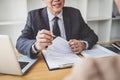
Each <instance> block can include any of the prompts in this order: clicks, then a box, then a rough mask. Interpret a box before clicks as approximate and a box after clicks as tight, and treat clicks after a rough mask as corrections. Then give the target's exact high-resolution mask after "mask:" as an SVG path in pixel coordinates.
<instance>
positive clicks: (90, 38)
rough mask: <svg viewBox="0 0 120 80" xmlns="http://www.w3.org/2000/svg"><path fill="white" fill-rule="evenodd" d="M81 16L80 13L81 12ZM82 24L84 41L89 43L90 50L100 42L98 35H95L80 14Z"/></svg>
mask: <svg viewBox="0 0 120 80" xmlns="http://www.w3.org/2000/svg"><path fill="white" fill-rule="evenodd" d="M79 14H80V12H79ZM80 19H81V20H80V24H81V35H83V36H82V40H84V41H87V42H88V49H91V48H92V47H93V46H94V45H95V44H96V42H97V41H98V37H97V35H96V34H95V33H94V31H93V30H92V29H91V28H90V27H89V26H88V25H87V24H86V23H85V22H84V20H83V18H82V16H81V14H80Z"/></svg>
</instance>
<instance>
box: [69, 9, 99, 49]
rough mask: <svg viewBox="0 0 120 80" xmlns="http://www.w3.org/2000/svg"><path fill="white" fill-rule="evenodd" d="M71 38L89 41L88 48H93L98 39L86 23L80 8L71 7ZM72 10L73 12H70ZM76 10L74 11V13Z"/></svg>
mask: <svg viewBox="0 0 120 80" xmlns="http://www.w3.org/2000/svg"><path fill="white" fill-rule="evenodd" d="M68 12H69V16H70V20H71V21H70V26H71V27H70V28H71V32H70V33H71V39H78V40H83V41H87V42H88V49H91V48H92V47H93V46H94V45H95V44H96V42H97V41H98V37H97V35H96V34H95V33H94V31H93V30H92V29H91V28H90V27H89V26H88V25H87V24H86V23H85V21H84V20H83V18H82V15H81V13H80V11H79V10H78V9H74V8H71V9H69V11H68ZM70 12H71V13H70ZM73 12H74V13H73Z"/></svg>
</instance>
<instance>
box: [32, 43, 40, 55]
mask: <svg viewBox="0 0 120 80" xmlns="http://www.w3.org/2000/svg"><path fill="white" fill-rule="evenodd" d="M35 44H36V43H34V44H33V45H32V52H33V53H39V52H41V50H37V49H36V48H35Z"/></svg>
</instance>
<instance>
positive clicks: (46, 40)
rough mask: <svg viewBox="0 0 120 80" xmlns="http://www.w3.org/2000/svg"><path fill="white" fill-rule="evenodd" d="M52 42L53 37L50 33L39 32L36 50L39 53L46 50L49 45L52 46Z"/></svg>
mask: <svg viewBox="0 0 120 80" xmlns="http://www.w3.org/2000/svg"><path fill="white" fill-rule="evenodd" d="M52 40H53V37H52V33H51V32H50V31H48V30H45V29H43V30H41V31H39V32H38V33H37V36H36V43H35V49H36V50H37V51H40V50H42V49H45V48H46V47H47V46H48V45H50V44H52Z"/></svg>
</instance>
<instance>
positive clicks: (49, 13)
mask: <svg viewBox="0 0 120 80" xmlns="http://www.w3.org/2000/svg"><path fill="white" fill-rule="evenodd" d="M47 13H48V18H49V21H52V20H53V18H54V17H55V16H54V15H53V14H52V13H51V12H50V11H49V9H48V8H47ZM62 13H63V10H62V11H61V12H60V13H59V14H58V15H57V17H58V18H59V19H63V17H62Z"/></svg>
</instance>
